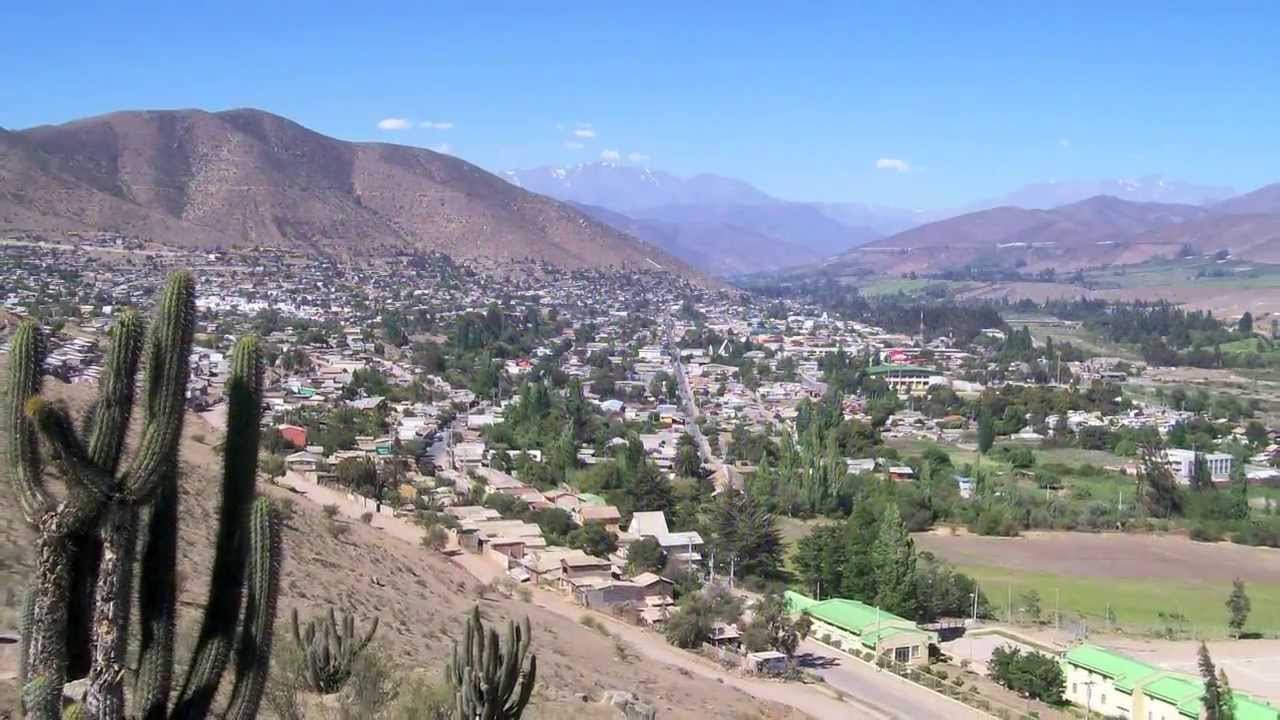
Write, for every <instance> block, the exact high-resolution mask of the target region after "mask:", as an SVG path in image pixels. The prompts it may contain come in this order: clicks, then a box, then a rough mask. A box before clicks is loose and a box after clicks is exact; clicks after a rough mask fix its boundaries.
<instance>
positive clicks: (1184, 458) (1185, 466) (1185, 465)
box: [1164, 448, 1235, 485]
mask: <svg viewBox="0 0 1280 720" xmlns="http://www.w3.org/2000/svg"><path fill="white" fill-rule="evenodd" d="M1196 454H1197V453H1195V452H1194V451H1192V450H1183V449H1182V448H1168V449H1166V450H1165V451H1164V455H1165V458H1166V459H1165V463H1166V464H1167V465H1168V466H1169V469H1170V470H1172V471H1173V475H1174V477H1176V478H1177V479H1178V482H1180V483H1182V484H1184V485H1185V484H1187V483H1189V482H1191V468H1192V467H1194V466H1195V462H1196ZM1199 454H1200V455H1202V456H1203V457H1204V459H1205V462H1207V463H1208V464H1209V474H1210V475H1211V476H1212V477H1213V479H1214V481H1215V482H1223V481H1225V480H1226V479H1227V478H1228V477H1229V476H1230V475H1231V464H1232V463H1233V462H1234V461H1235V458H1233V457H1232V456H1231V455H1229V454H1227V453H1199Z"/></svg>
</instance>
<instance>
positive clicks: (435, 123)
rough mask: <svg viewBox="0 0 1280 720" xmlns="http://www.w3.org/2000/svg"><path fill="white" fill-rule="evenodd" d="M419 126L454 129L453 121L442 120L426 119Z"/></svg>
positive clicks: (430, 128)
mask: <svg viewBox="0 0 1280 720" xmlns="http://www.w3.org/2000/svg"><path fill="white" fill-rule="evenodd" d="M418 127H420V128H426V129H428V130H452V129H453V123H451V122H444V121H441V120H424V121H422V122H420V123H418Z"/></svg>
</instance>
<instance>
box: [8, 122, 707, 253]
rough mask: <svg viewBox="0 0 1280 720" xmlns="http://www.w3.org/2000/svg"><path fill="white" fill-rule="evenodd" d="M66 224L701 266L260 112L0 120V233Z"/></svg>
mask: <svg viewBox="0 0 1280 720" xmlns="http://www.w3.org/2000/svg"><path fill="white" fill-rule="evenodd" d="M71 231H113V232H118V233H122V234H125V235H129V236H133V237H138V238H141V239H145V240H150V241H156V242H163V243H167V244H175V245H187V246H193V247H217V246H240V247H280V248H289V249H295V250H304V251H310V252H315V253H319V254H330V255H333V256H336V257H358V256H368V255H370V254H379V253H382V254H386V253H395V252H406V251H415V250H416V251H427V250H438V251H443V252H446V253H449V254H451V255H455V256H459V257H486V258H497V259H502V258H526V257H528V258H537V259H541V260H545V261H549V262H552V263H555V264H558V265H561V266H565V267H584V266H597V267H602V266H612V267H632V268H654V267H662V268H665V269H670V270H672V271H674V272H677V273H680V274H683V275H685V276H687V277H691V278H701V277H702V276H701V274H700V273H697V272H695V271H694V270H692V269H691V268H690V267H689V266H688V265H687V264H686V263H684V262H683V261H681V260H679V259H677V258H674V257H672V256H671V255H669V254H667V253H666V252H665V251H663V250H662V249H661V248H658V247H654V246H652V245H648V244H646V243H644V242H643V241H640V240H637V239H635V238H634V237H632V236H631V235H628V234H626V233H624V232H621V231H619V230H616V229H615V228H613V227H611V226H609V225H606V224H603V223H601V222H598V221H596V220H593V219H591V218H590V217H588V216H586V215H584V214H583V213H581V212H579V211H578V210H577V209H575V208H573V207H571V206H569V205H567V204H564V203H560V202H557V201H555V200H552V199H550V198H547V197H544V196H542V195H538V194H535V193H531V192H527V191H525V190H522V189H520V188H518V187H515V186H513V185H511V184H510V183H508V182H505V181H504V180H503V179H501V178H498V177H496V176H494V175H492V174H490V173H488V172H485V171H484V170H481V169H480V168H478V167H476V166H475V165H472V164H470V163H468V162H466V161H464V160H461V159H459V158H456V157H453V156H450V155H445V154H441V153H436V152H432V151H430V150H425V149H421V148H414V147H406V146H402V145H389V144H382V143H351V142H344V141H341V140H336V139H334V138H331V137H326V136H324V135H321V134H319V133H317V132H314V131H311V130H308V129H307V128H304V127H302V126H301V125H299V124H297V123H294V122H292V121H290V120H287V119H285V118H283V117H279V116H276V115H272V114H270V113H267V112H263V111H260V110H252V109H239V110H229V111H225V112H205V111H202V110H176V111H138V112H118V113H112V114H109V115H103V116H99V117H92V118H87V119H84V120H78V121H74V122H70V123H67V124H64V125H57V126H41V127H35V128H31V129H27V130H19V131H13V130H8V131H6V130H0V232H5V233H8V234H14V233H30V234H42V235H54V236H57V235H61V234H63V233H66V232H71Z"/></svg>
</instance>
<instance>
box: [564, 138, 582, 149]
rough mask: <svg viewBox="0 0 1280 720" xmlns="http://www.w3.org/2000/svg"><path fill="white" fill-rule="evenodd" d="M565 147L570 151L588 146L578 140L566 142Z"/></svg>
mask: <svg viewBox="0 0 1280 720" xmlns="http://www.w3.org/2000/svg"><path fill="white" fill-rule="evenodd" d="M564 146H565V147H566V148H568V149H570V150H581V149H582V148H584V147H586V145H583V144H582V143H580V142H578V141H577V140H565V141H564Z"/></svg>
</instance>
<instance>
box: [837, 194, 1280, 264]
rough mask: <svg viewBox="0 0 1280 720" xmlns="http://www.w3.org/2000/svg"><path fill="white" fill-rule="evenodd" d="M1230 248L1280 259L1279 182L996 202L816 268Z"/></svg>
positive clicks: (1070, 260) (1053, 260)
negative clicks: (1165, 198) (1175, 194)
mask: <svg viewBox="0 0 1280 720" xmlns="http://www.w3.org/2000/svg"><path fill="white" fill-rule="evenodd" d="M1186 251H1190V252H1193V253H1196V254H1213V253H1218V252H1220V251H1226V252H1227V253H1228V254H1229V255H1230V256H1231V257H1234V258H1235V259H1238V260H1250V261H1256V262H1280V184H1277V185H1268V186H1266V187H1263V188H1260V189H1258V190H1256V191H1254V192H1251V193H1248V194H1245V195H1241V196H1239V197H1236V198H1231V199H1229V200H1225V201H1222V202H1218V203H1215V204H1212V205H1207V206H1203V205H1190V204H1173V203H1155V202H1133V201H1131V200H1125V199H1121V198H1117V197H1112V196H1109V195H1098V196H1095V197H1092V198H1089V199H1087V200H1083V201H1080V202H1076V203H1071V204H1068V205H1063V206H1060V207H1057V208H1053V209H1050V210H1038V209H1028V208H1019V207H997V208H992V209H989V210H981V211H978V212H973V213H966V214H964V215H960V216H957V217H954V218H949V219H947V220H942V221H939V222H933V223H928V224H925V225H921V226H918V227H915V228H912V229H910V230H907V231H904V232H902V233H899V234H897V235H894V236H892V237H888V238H884V239H881V240H877V241H874V242H871V243H868V244H866V245H864V246H861V247H859V248H855V249H852V250H851V251H849V252H847V253H845V254H843V255H841V256H839V257H837V258H834V259H832V260H831V261H829V262H827V263H824V264H823V265H822V266H821V268H820V269H819V270H817V271H819V272H824V273H836V274H839V273H844V272H858V271H862V272H882V273H894V274H897V273H907V272H917V273H918V272H933V273H936V272H942V271H948V270H961V269H964V268H966V267H985V268H999V269H1010V270H1012V269H1019V270H1023V271H1028V272H1031V271H1041V270H1048V269H1052V270H1054V271H1055V272H1062V271H1068V270H1075V269H1083V268H1091V267H1100V266H1106V265H1124V264H1133V263H1139V262H1143V261H1146V260H1151V259H1153V258H1160V257H1177V256H1180V255H1181V254H1183V253H1184V252H1186Z"/></svg>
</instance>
